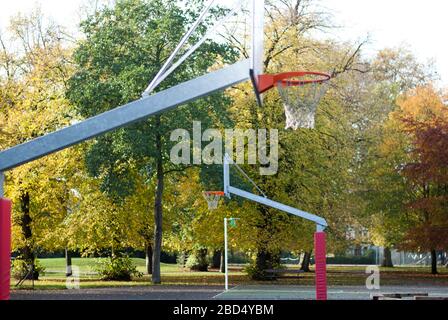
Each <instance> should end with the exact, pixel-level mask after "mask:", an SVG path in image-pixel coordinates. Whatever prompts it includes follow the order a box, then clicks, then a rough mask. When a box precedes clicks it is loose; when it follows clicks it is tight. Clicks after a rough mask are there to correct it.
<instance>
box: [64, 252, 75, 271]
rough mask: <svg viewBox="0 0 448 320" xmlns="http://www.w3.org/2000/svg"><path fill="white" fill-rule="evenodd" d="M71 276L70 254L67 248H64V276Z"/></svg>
mask: <svg viewBox="0 0 448 320" xmlns="http://www.w3.org/2000/svg"><path fill="white" fill-rule="evenodd" d="M72 275H73V270H72V254H71V252H70V251H69V250H68V249H67V248H65V276H66V277H71V276H72Z"/></svg>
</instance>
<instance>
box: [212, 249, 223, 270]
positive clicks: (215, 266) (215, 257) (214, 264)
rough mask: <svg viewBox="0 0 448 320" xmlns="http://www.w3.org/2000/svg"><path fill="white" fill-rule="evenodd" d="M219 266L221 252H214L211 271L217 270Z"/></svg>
mask: <svg viewBox="0 0 448 320" xmlns="http://www.w3.org/2000/svg"><path fill="white" fill-rule="evenodd" d="M220 266H221V250H215V251H214V252H213V258H212V264H211V267H212V268H213V269H219V267H220Z"/></svg>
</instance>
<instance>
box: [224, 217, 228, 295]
mask: <svg viewBox="0 0 448 320" xmlns="http://www.w3.org/2000/svg"><path fill="white" fill-rule="evenodd" d="M227 252H228V238H227V218H224V255H225V256H224V269H225V288H226V291H229V260H228V254H227Z"/></svg>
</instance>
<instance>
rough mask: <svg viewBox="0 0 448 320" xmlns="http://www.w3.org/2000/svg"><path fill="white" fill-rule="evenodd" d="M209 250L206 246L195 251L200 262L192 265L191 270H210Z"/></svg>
mask: <svg viewBox="0 0 448 320" xmlns="http://www.w3.org/2000/svg"><path fill="white" fill-rule="evenodd" d="M207 252H208V250H207V249H206V248H203V249H199V250H198V251H196V252H194V254H195V255H196V258H197V262H198V264H197V265H195V266H192V267H191V270H194V271H200V272H208V261H207Z"/></svg>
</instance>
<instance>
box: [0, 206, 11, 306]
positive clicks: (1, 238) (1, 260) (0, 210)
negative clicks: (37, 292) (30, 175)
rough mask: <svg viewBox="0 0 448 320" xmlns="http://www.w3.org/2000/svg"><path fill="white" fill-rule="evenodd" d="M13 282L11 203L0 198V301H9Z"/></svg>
mask: <svg viewBox="0 0 448 320" xmlns="http://www.w3.org/2000/svg"><path fill="white" fill-rule="evenodd" d="M10 281H11V201H9V200H7V199H2V198H0V300H9V297H10Z"/></svg>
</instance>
